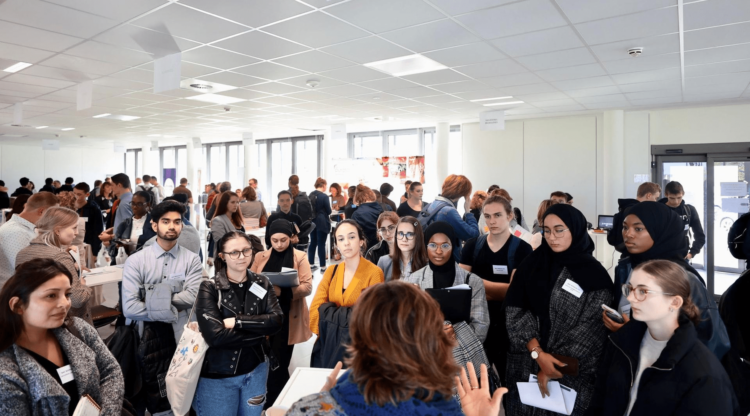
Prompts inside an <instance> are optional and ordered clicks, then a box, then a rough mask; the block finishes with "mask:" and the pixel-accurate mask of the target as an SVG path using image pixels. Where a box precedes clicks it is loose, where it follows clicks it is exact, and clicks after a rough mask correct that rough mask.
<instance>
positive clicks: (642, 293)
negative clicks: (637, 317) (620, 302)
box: [622, 283, 674, 302]
mask: <svg viewBox="0 0 750 416" xmlns="http://www.w3.org/2000/svg"><path fill="white" fill-rule="evenodd" d="M631 292H632V293H633V297H634V298H635V300H637V301H638V302H642V301H644V300H646V297H647V296H648V294H649V293H654V294H657V295H664V296H674V294H673V293H666V292H657V291H655V290H649V289H646V288H645V287H641V286H638V287H633V286H631V285H630V284H629V283H625V284H624V285H622V294H623V296H625V297H626V298H627V297H628V295H630V293H631Z"/></svg>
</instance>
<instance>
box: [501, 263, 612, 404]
mask: <svg viewBox="0 0 750 416" xmlns="http://www.w3.org/2000/svg"><path fill="white" fill-rule="evenodd" d="M567 279H570V280H572V281H575V279H574V278H573V276H571V274H570V273H569V272H568V270H567V269H565V268H563V269H562V271H561V272H560V275H559V276H558V278H557V281H556V282H555V285H554V288H553V289H552V294H551V296H550V305H549V317H550V323H551V328H550V332H549V339H548V340H546V344H547V348H546V349H545V352H548V353H554V354H559V355H565V356H568V357H573V358H577V359H578V364H579V373H578V376H575V377H571V376H563V378H562V379H560V380H557V381H559V382H560V384H563V385H566V386H568V387H570V388H572V389H573V390H575V391H576V392H578V397H577V398H576V404H575V408H574V409H573V413H572V415H574V416H578V415H583V413H584V411H585V410H586V408H587V407H588V405H589V402H590V401H591V398H592V396H593V394H594V384H595V382H596V372H597V367H598V364H599V359H600V358H601V355H602V352H603V349H604V342H605V341H606V339H607V328H606V327H605V326H604V322H603V321H602V309H601V305H602V304H606V305H611V304H612V291H611V290H608V289H602V290H596V291H591V292H584V293H583V295H581V297H580V298H577V297H575V296H573V295H572V294H570V293H568V292H567V291H565V290H563V289H562V286H563V283H565V281H566V280H567ZM527 295H530V296H533V294H532V293H527ZM506 322H507V324H508V335H509V338H510V349H509V351H508V366H507V370H506V380H507V382H508V386H507V387H508V389H509V394H507V395H506V400H507V402H506V403H507V404H506V407H505V411H506V414H507V415H508V416H518V415H523V416H548V415H549V416H552V415H555V414H556V413H554V412H550V411H547V410H543V409H539V408H536V407H531V406H526V405H524V404H522V403H521V401H520V397H519V395H518V388H517V386H516V382H519V381H520V382H528V381H529V374H537V373H538V372H539V366H538V365H537V363H536V361H534V360H533V359H532V358H531V354H529V352H528V350H527V349H526V344H527V343H528V342H529V341H530V340H531V339H532V338H536V339H537V340H539V341H540V342H541V341H542V340H541V339H540V335H539V318H537V317H536V316H534V315H533V314H532V313H531V312H530V311H528V310H524V309H522V308H519V307H510V306H509V307H507V308H506Z"/></svg>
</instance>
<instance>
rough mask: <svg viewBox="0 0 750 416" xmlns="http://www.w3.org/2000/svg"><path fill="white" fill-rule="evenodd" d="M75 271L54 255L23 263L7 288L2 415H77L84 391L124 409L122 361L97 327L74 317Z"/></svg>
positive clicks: (106, 411)
mask: <svg viewBox="0 0 750 416" xmlns="http://www.w3.org/2000/svg"><path fill="white" fill-rule="evenodd" d="M72 281H73V276H72V275H71V273H70V271H69V270H68V268H67V267H65V266H63V265H62V264H60V263H58V262H56V261H55V260H53V259H50V258H39V259H34V260H31V261H29V262H26V263H23V264H21V265H19V266H18V268H17V269H16V273H15V274H14V275H13V277H11V278H10V280H8V282H7V283H5V286H3V289H2V291H0V414H3V415H29V416H46V415H68V414H73V410H75V408H76V406H77V405H78V402H79V401H80V400H81V399H82V397H83V395H89V396H91V398H92V399H93V400H94V401H95V402H96V403H97V404H98V405H99V406H101V413H99V414H100V415H106V416H120V415H121V414H122V398H123V392H124V390H125V386H124V383H123V377H122V371H121V369H120V365H119V364H118V362H117V361H116V360H115V358H114V357H113V356H112V354H111V353H110V352H109V350H108V349H107V346H106V345H104V342H103V341H102V339H101V338H100V337H99V334H98V333H97V332H96V329H94V327H92V326H91V325H89V324H87V323H85V322H84V321H83V320H81V319H79V318H75V317H74V318H70V319H66V317H67V315H68V310H69V309H70V296H71V282H72Z"/></svg>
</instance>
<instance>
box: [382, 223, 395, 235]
mask: <svg viewBox="0 0 750 416" xmlns="http://www.w3.org/2000/svg"><path fill="white" fill-rule="evenodd" d="M394 231H396V224H391V225H389V226H388V227H380V228H378V233H380V235H388V234H391V233H393V232H394Z"/></svg>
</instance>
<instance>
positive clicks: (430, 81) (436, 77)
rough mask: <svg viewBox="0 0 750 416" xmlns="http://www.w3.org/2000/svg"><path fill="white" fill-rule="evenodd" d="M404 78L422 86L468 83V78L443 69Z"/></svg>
mask: <svg viewBox="0 0 750 416" xmlns="http://www.w3.org/2000/svg"><path fill="white" fill-rule="evenodd" d="M403 78H404V79H408V80H409V81H412V82H416V83H417V84H422V85H435V84H445V83H448V82H458V81H468V78H466V77H465V76H463V75H461V74H459V73H458V72H456V71H452V70H450V69H441V70H439V71H431V72H425V73H422V74H414V75H407V76H404V77H403Z"/></svg>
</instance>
